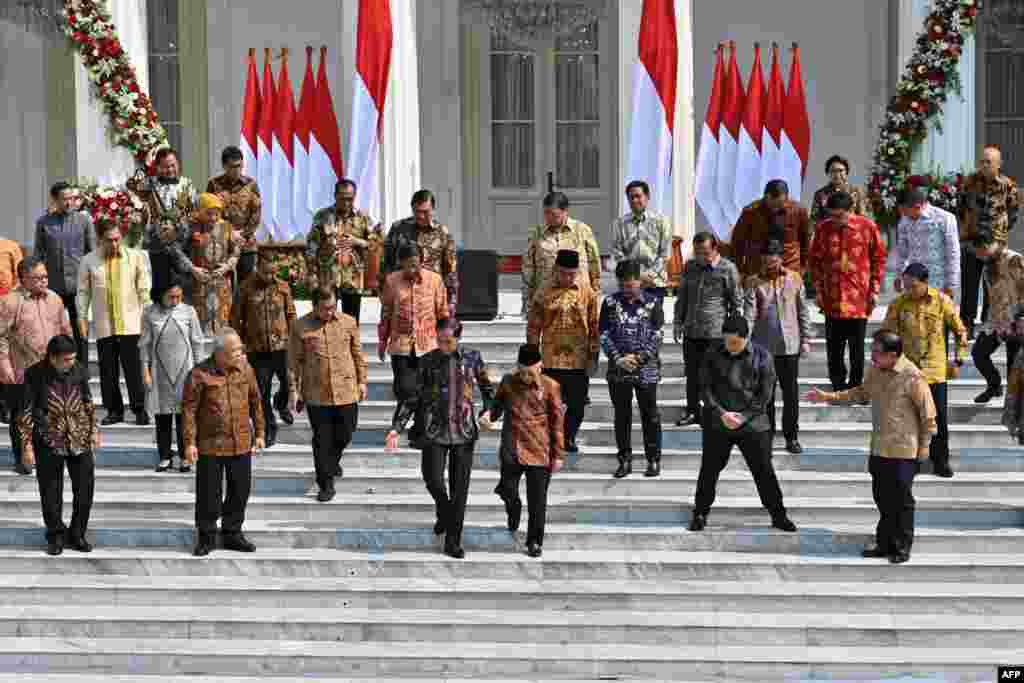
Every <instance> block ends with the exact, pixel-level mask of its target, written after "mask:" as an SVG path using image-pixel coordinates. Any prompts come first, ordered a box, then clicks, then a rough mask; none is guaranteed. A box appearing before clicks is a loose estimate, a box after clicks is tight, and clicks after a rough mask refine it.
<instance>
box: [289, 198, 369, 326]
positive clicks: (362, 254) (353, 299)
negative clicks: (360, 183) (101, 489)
mask: <svg viewBox="0 0 1024 683" xmlns="http://www.w3.org/2000/svg"><path fill="white" fill-rule="evenodd" d="M355 202H356V183H355V181H353V180H349V179H348V178H342V179H341V180H339V181H338V183H337V184H336V185H335V186H334V206H328V207H327V208H325V209H320V210H319V211H317V212H316V215H315V216H313V227H312V228H310V230H309V235H307V236H306V275H307V277H308V278H309V286H310V288H311V289H316V288H317V287H327V288H329V289H331V290H332V291H334V293H335V295H336V296H337V299H338V301H340V302H341V311H342V313H345V314H346V315H350V316H352V317H353V318H355V320H356V322H359V311H360V309H361V307H362V300H363V292H364V290H365V289H366V281H365V280H366V267H367V263H368V254H369V246H370V241H371V240H377V239H380V236H379V234H378V233H376V232H375V231H374V230H373V227H372V225H371V224H370V217H369V216H367V215H366V214H365V213H363V212H362V211H359V210H357V209H356V208H355Z"/></svg>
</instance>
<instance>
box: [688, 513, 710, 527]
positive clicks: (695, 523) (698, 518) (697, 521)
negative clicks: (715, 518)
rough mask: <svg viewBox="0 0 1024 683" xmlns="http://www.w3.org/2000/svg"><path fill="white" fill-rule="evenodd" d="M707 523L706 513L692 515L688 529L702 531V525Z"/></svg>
mask: <svg viewBox="0 0 1024 683" xmlns="http://www.w3.org/2000/svg"><path fill="white" fill-rule="evenodd" d="M707 524H708V517H707V515H694V516H693V519H691V520H690V526H689V527H688V528H689V529H690V531H704V527H705V526H707Z"/></svg>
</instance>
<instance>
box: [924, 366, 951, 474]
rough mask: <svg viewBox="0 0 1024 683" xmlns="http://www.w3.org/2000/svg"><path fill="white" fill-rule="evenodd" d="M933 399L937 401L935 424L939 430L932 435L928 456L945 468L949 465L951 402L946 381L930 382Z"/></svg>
mask: <svg viewBox="0 0 1024 683" xmlns="http://www.w3.org/2000/svg"><path fill="white" fill-rule="evenodd" d="M928 388H929V389H931V392H932V401H934V403H935V424H936V426H937V427H938V432H936V434H935V436H934V437H932V443H931V446H929V447H928V457H929V458H931V461H932V464H933V465H934V466H935V467H939V468H945V467H947V466H948V465H949V403H948V401H947V395H948V393H947V385H946V383H945V382H940V383H938V384H929V385H928Z"/></svg>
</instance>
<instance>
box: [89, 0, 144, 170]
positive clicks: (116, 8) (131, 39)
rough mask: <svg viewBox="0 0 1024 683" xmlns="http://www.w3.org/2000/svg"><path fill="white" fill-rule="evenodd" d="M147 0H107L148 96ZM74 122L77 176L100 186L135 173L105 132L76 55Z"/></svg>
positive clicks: (103, 115) (123, 151) (103, 114)
mask: <svg viewBox="0 0 1024 683" xmlns="http://www.w3.org/2000/svg"><path fill="white" fill-rule="evenodd" d="M146 2H147V0H107V8H108V9H109V10H110V15H111V20H112V21H113V23H114V28H115V30H116V32H117V37H118V39H119V40H120V41H121V45H122V46H123V47H124V50H125V52H126V53H127V54H128V57H129V59H130V60H131V63H132V66H134V67H135V74H136V77H137V78H138V79H139V86H140V87H141V88H142V90H143V92H146V93H149V53H148V48H147V42H148V41H147V34H146ZM75 110H76V111H75V122H76V128H77V138H78V176H79V177H81V178H91V179H94V180H96V181H98V182H100V183H103V184H120V183H123V182H124V181H125V180H127V179H128V178H129V177H130V176H131V175H132V173H134V172H135V167H136V164H135V160H134V159H133V157H132V154H131V152H129V151H128V150H127V149H125V148H124V147H121V146H119V145H114V144H113V143H112V142H111V141H110V136H109V135H108V133H107V127H108V125H109V124H108V121H109V118H108V116H107V113H106V112H105V111H104V110H103V108H102V106H101V105H100V104H99V102H98V101H97V100H96V99H95V98H94V97H93V94H92V89H91V84H90V82H89V76H88V74H87V72H86V70H85V67H84V66H83V65H82V61H81V59H80V58H79V57H78V55H77V54H76V55H75Z"/></svg>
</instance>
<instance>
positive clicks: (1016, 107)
mask: <svg viewBox="0 0 1024 683" xmlns="http://www.w3.org/2000/svg"><path fill="white" fill-rule="evenodd" d="M979 26H981V27H984V26H985V24H984V22H981V23H980V24H979ZM1022 28H1024V27H1022ZM983 44H984V55H983V59H982V60H981V61H982V63H983V64H984V67H983V68H984V69H985V73H984V81H985V90H984V92H985V102H984V115H983V121H982V130H981V142H982V143H983V144H995V145H999V147H1000V148H1002V150H1003V171H1004V172H1005V173H1006V174H1007V175H1009V176H1011V177H1013V178H1016V179H1017V180H1018V181H1020V180H1022V179H1024V44H1021V43H1020V42H1010V43H1006V42H1004V41H1003V40H1001V39H1000V37H999V36H997V35H994V34H993V33H992V32H986V34H985V36H984V43H983Z"/></svg>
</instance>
